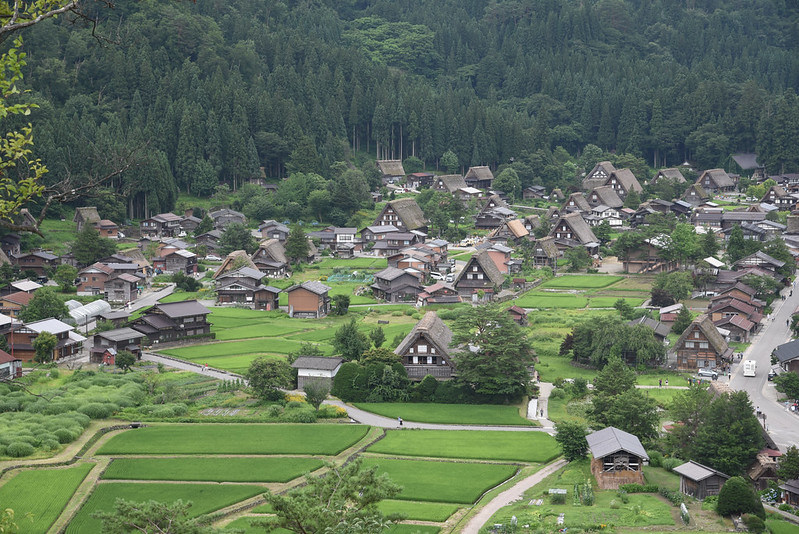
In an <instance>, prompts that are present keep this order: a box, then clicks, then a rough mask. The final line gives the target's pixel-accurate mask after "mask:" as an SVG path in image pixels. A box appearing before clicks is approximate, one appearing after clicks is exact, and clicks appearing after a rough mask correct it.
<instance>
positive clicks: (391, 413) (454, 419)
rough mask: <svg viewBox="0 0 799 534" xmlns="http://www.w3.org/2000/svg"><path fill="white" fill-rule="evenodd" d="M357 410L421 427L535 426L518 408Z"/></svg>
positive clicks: (367, 406) (420, 405)
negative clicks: (431, 425) (449, 425)
mask: <svg viewBox="0 0 799 534" xmlns="http://www.w3.org/2000/svg"><path fill="white" fill-rule="evenodd" d="M355 406H356V407H358V408H360V409H361V410H365V411H367V412H372V413H376V414H378V415H383V416H385V417H391V418H392V419H396V418H397V417H402V418H403V419H404V420H406V421H417V422H420V423H442V424H447V423H449V424H460V425H514V426H515V425H521V426H534V425H535V422H533V421H530V420H529V419H525V418H524V417H522V416H520V415H519V408H518V407H517V406H499V405H495V404H469V405H463V404H436V403H425V402H417V403H414V402H390V403H388V402H380V403H378V402H360V403H356V404H355Z"/></svg>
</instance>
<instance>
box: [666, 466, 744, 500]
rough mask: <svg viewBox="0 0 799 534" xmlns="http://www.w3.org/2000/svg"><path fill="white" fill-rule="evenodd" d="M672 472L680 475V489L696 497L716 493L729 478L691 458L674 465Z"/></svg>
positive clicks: (699, 497)
mask: <svg viewBox="0 0 799 534" xmlns="http://www.w3.org/2000/svg"><path fill="white" fill-rule="evenodd" d="M674 472H675V473H677V474H678V475H680V491H681V492H682V493H685V494H686V495H690V496H691V497H695V498H697V499H704V498H705V497H707V496H709V495H718V494H719V491H720V490H721V487H722V486H723V485H724V483H725V482H727V480H729V478H730V477H729V476H727V475H725V474H724V473H722V472H720V471H716V470H715V469H713V468H712V467H707V466H706V465H702V464H700V463H696V462H694V461H693V460H692V461H690V462H686V463H684V464H682V465H680V466H677V467H675V468H674Z"/></svg>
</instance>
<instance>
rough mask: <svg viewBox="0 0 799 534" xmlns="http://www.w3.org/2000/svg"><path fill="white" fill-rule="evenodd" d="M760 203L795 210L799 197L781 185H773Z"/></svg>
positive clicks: (783, 209)
mask: <svg viewBox="0 0 799 534" xmlns="http://www.w3.org/2000/svg"><path fill="white" fill-rule="evenodd" d="M760 203H761V204H762V203H766V204H772V205H774V206H777V208H779V210H780V211H793V210H794V209H795V208H796V203H797V198H796V197H795V196H793V195H792V194H790V193H788V191H786V190H785V188H784V187H782V186H781V185H772V186H771V187H769V188H768V191H766V194H765V195H763V198H761V199H760Z"/></svg>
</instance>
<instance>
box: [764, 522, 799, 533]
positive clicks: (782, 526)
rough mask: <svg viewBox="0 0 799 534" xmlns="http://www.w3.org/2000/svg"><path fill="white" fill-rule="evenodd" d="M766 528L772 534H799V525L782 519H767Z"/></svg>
mask: <svg viewBox="0 0 799 534" xmlns="http://www.w3.org/2000/svg"><path fill="white" fill-rule="evenodd" d="M766 528H767V529H768V530H769V531H770V532H771V534H799V525H796V524H794V523H789V522H788V521H783V520H782V519H771V518H769V519H766Z"/></svg>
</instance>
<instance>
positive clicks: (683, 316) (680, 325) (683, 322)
mask: <svg viewBox="0 0 799 534" xmlns="http://www.w3.org/2000/svg"><path fill="white" fill-rule="evenodd" d="M693 320H694V316H693V314H692V313H691V310H689V309H688V306H683V307H682V308H680V312H679V313H678V314H677V319H676V320H675V321H674V324H672V325H671V331H672V332H674V333H675V334H677V335H678V336H679V335H681V334H682V333H683V332H685V329H686V328H688V327H689V326H691V323H692V322H693Z"/></svg>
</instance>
